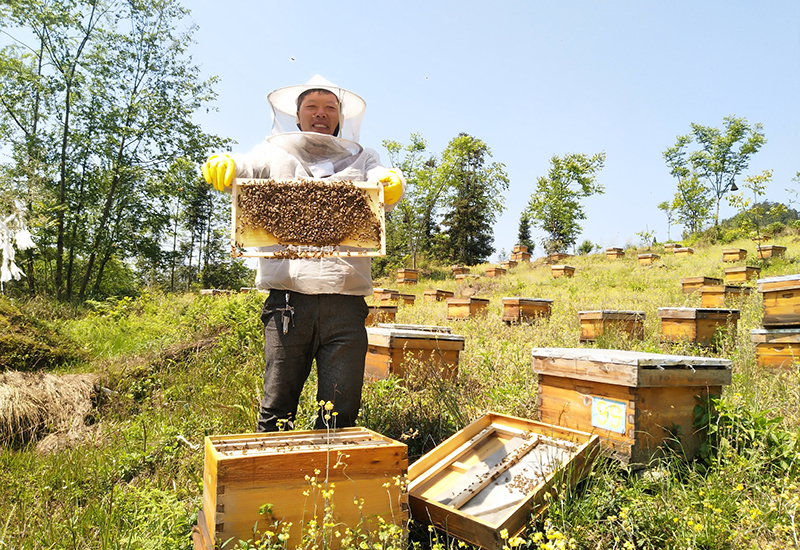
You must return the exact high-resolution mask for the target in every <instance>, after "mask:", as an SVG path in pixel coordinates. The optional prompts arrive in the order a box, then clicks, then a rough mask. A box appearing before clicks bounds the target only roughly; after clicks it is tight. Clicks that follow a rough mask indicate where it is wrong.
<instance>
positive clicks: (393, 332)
mask: <svg viewBox="0 0 800 550" xmlns="http://www.w3.org/2000/svg"><path fill="white" fill-rule="evenodd" d="M388 324H389V323H386V324H382V326H378V327H367V335H368V336H369V337H373V338H385V339H387V340H391V339H392V338H406V339H421V340H453V341H458V342H463V341H464V340H465V337H464V336H462V335H460V334H451V333H449V332H435V331H432V330H409V329H404V328H397V329H396V328H387V327H386V325H388ZM406 326H407V325H406Z"/></svg>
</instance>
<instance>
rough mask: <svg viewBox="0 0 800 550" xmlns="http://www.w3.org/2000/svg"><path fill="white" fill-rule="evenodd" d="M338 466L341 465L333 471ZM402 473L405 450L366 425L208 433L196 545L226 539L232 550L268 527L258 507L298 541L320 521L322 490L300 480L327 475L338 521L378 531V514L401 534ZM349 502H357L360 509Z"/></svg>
mask: <svg viewBox="0 0 800 550" xmlns="http://www.w3.org/2000/svg"><path fill="white" fill-rule="evenodd" d="M337 461H338V462H341V463H342V465H340V466H339V467H337V468H333V467H332V466H333V464H336V463H337ZM407 470H408V450H407V447H406V445H405V444H403V443H399V442H397V441H394V440H393V439H389V438H388V437H384V436H382V435H381V434H379V433H376V432H373V431H371V430H368V429H366V428H360V427H358V428H342V429H338V430H331V431H330V432H326V431H324V430H316V431H314V430H308V431H296V432H273V433H267V434H263V433H257V434H241V435H221V436H207V437H206V439H205V467H204V471H203V508H202V510H201V511H200V513H199V514H198V526H199V528H200V529H199V530H200V532H201V534H202V538H203V547H204V548H205V549H206V550H212V549H214V548H221V547H223V546H222V544H223V543H225V542H226V541H228V540H229V539H231V538H232V539H233V540H231V541H230V542H228V543H227V544H225V546H224V548H234V547H236V548H238V540H239V539H241V540H248V539H251V538H252V537H253V532H252V530H253V526H254V525H256V522H258V529H259V530H260V531H262V532H263V531H265V530H266V529H268V528H270V529H274V527H271V526H270V525H269V524H268V521H267V520H266V519H265V517H264V516H263V515H261V514H259V508H260V507H261V506H262V505H263V504H265V503H271V504H272V515H273V517H274V518H275V519H277V520H280V521H281V522H282V523H288V522H291V523H292V526H291V529H290V531H289V533H290V538H289V540H290V541H298V542H299V541H300V540H301V538H302V533H303V530H304V528H305V525H306V524H307V523H308V522H309V521H310V520H312V519H316V521H317V524H318V525H322V523H323V512H324V501H323V498H322V495H321V494H320V493H321V491H320V489H319V488H316V489H314V488H312V487H311V485H310V482H309V481H308V480H307V479H306V476H309V477H313V478H316V479H317V480H318V481H320V482H322V481H323V480H324V479H325V478H326V476H327V480H328V484H329V485H328V488H330V487H331V485H330V484H331V483H333V484H335V488H334V490H333V494H332V496H331V497H330V499H331V502H332V503H333V505H334V520H335V521H336V522H337V523H341V524H342V525H346V526H348V527H350V528H352V529H356V528H358V527H359V523H360V522H361V521H362V519H363V520H364V521H366V525H365V526H364V527H367V528H370V529H375V530H377V526H378V517H381V518H383V520H384V521H386V522H387V523H389V524H394V525H398V526H400V527H402V528H404V529H405V525H406V523H407V520H408V494H407V492H406V491H405V490H403V485H404V481H405V479H406V472H407ZM397 480H399V481H400V485H396V484H395V483H396V481H397ZM386 484H388V487H387V486H386ZM306 491H309V492H310V495H309V496H308V497H306V496H304V494H303V493H304V492H306ZM356 498H357V499H363V503H364V504H363V509H362V510H359V508H358V506H357V505H356V504H354V499H356ZM278 532H280V531H279V530H278ZM321 542H322V541H320V547H321ZM376 542H377V541H376ZM217 545H219V546H217Z"/></svg>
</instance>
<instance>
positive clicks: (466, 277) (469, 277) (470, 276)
mask: <svg viewBox="0 0 800 550" xmlns="http://www.w3.org/2000/svg"><path fill="white" fill-rule="evenodd" d="M455 278H456V281H469V280H472V279H479V278H480V277H479V276H478V275H475V274H473V273H459V274H458V275H456V277H455Z"/></svg>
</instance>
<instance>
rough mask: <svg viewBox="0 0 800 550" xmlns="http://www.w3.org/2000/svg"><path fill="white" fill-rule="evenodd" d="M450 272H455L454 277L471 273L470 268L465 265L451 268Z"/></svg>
mask: <svg viewBox="0 0 800 550" xmlns="http://www.w3.org/2000/svg"><path fill="white" fill-rule="evenodd" d="M450 270H451V271H452V272H453V277H455V276H456V275H465V274H467V273H469V268H468V267H466V266H463V265H454V266H452V267H451V268H450Z"/></svg>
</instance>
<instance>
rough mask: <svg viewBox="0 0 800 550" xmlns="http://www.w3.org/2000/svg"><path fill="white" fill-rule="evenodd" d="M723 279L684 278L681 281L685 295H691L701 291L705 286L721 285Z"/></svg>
mask: <svg viewBox="0 0 800 550" xmlns="http://www.w3.org/2000/svg"><path fill="white" fill-rule="evenodd" d="M721 284H722V279H719V278H717V277H684V278H683V279H681V288H682V289H683V293H684V294H691V293H692V292H697V291H698V290H700V287H701V286H705V285H721Z"/></svg>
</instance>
